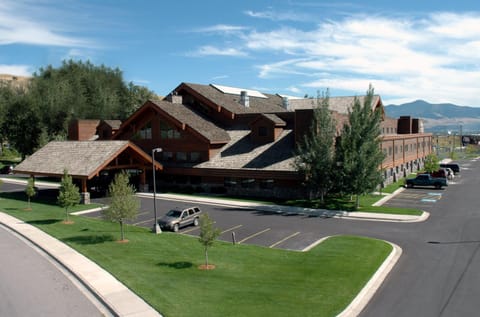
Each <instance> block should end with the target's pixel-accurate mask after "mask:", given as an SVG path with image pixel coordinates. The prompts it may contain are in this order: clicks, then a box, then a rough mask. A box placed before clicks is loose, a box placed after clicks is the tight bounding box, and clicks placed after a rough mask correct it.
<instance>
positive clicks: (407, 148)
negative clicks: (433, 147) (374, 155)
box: [383, 141, 430, 156]
mask: <svg viewBox="0 0 480 317" xmlns="http://www.w3.org/2000/svg"><path fill="white" fill-rule="evenodd" d="M425 146H427V147H430V141H428V142H425V141H423V142H422V143H413V144H407V145H405V147H403V145H395V147H394V148H392V147H391V146H389V147H388V156H391V155H392V152H393V151H395V154H398V152H400V153H406V152H409V151H416V150H417V147H418V148H419V149H420V147H421V148H423V149H424V148H425ZM383 153H384V154H385V155H387V148H383Z"/></svg>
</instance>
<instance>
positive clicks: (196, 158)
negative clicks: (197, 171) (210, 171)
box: [190, 152, 200, 162]
mask: <svg viewBox="0 0 480 317" xmlns="http://www.w3.org/2000/svg"><path fill="white" fill-rule="evenodd" d="M198 161H200V153H199V152H190V162H198Z"/></svg>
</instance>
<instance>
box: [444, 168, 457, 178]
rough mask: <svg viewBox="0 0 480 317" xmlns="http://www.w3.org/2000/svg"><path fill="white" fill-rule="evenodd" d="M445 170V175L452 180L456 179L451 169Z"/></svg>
mask: <svg viewBox="0 0 480 317" xmlns="http://www.w3.org/2000/svg"><path fill="white" fill-rule="evenodd" d="M444 170H445V173H446V174H447V178H448V179H450V180H452V179H453V178H454V177H455V173H454V172H453V171H452V169H451V168H449V167H445V168H444Z"/></svg>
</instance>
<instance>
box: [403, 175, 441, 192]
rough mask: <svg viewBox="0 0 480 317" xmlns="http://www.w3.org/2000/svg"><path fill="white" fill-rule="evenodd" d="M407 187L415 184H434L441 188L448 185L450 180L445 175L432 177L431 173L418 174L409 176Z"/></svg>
mask: <svg viewBox="0 0 480 317" xmlns="http://www.w3.org/2000/svg"><path fill="white" fill-rule="evenodd" d="M405 185H406V186H407V187H410V188H413V187H414V186H434V187H435V188H437V189H441V188H442V187H443V186H448V181H447V179H446V178H445V177H432V175H430V174H418V175H417V177H415V178H408V179H407V181H406V182H405Z"/></svg>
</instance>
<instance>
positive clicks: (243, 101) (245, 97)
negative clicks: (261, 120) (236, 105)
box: [240, 90, 250, 108]
mask: <svg viewBox="0 0 480 317" xmlns="http://www.w3.org/2000/svg"><path fill="white" fill-rule="evenodd" d="M240 103H241V104H242V105H244V106H245V107H246V108H248V107H250V97H248V92H247V91H246V90H242V91H241V92H240Z"/></svg>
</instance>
